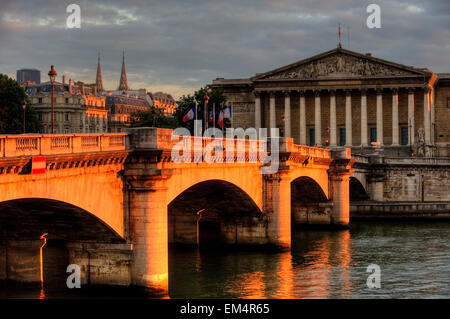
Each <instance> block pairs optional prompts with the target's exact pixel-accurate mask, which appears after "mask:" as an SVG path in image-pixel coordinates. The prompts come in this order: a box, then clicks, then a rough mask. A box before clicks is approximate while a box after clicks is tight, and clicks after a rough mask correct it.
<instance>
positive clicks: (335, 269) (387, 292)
mask: <svg viewBox="0 0 450 319" xmlns="http://www.w3.org/2000/svg"><path fill="white" fill-rule="evenodd" d="M373 264H375V265H378V266H379V267H380V284H381V287H380V288H369V287H368V286H367V279H368V277H369V276H370V275H371V274H372V272H367V267H368V266H369V265H373ZM0 288H1V289H0V298H39V296H41V297H42V296H43V295H45V297H46V298H97V297H98V298H135V297H137V298H141V297H146V296H144V295H141V294H139V293H136V292H131V291H130V289H129V288H102V289H85V288H81V289H72V290H69V289H67V288H66V289H62V290H61V289H56V290H55V289H52V287H47V288H46V290H47V291H44V294H43V293H42V291H40V289H39V288H38V287H36V288H30V287H27V288H26V289H25V288H24V287H23V286H19V287H16V286H11V285H4V284H3V286H2V287H0ZM75 290H76V291H75ZM169 297H170V298H364V299H365V298H450V223H449V222H446V221H440V222H423V221H420V222H419V221H399V222H352V223H351V228H350V229H349V230H342V231H325V230H296V231H295V234H294V235H293V238H292V251H289V252H273V251H265V250H261V249H260V250H257V251H251V250H197V249H186V248H183V249H180V248H171V249H170V251H169Z"/></svg>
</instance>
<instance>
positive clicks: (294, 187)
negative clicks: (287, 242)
mask: <svg viewBox="0 0 450 319" xmlns="http://www.w3.org/2000/svg"><path fill="white" fill-rule="evenodd" d="M332 207H333V204H332V202H331V201H330V200H328V197H327V196H326V194H325V192H324V191H323V189H322V187H321V186H320V185H319V184H318V183H317V182H316V181H315V180H314V179H312V178H310V177H306V176H302V177H299V178H296V179H295V180H293V181H292V182H291V229H292V230H294V229H295V228H296V227H304V226H308V227H309V226H311V225H330V224H331V222H332V216H331V214H332ZM291 234H294V232H293V231H292V233H291Z"/></svg>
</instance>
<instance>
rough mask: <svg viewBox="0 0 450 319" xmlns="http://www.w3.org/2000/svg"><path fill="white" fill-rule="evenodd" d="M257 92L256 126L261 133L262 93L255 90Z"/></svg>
mask: <svg viewBox="0 0 450 319" xmlns="http://www.w3.org/2000/svg"><path fill="white" fill-rule="evenodd" d="M253 93H254V94H255V128H256V132H257V133H258V134H259V129H260V128H261V95H260V93H259V92H256V91H255V92H253Z"/></svg>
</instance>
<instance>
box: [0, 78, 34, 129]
mask: <svg viewBox="0 0 450 319" xmlns="http://www.w3.org/2000/svg"><path fill="white" fill-rule="evenodd" d="M23 101H26V103H27V106H26V109H25V120H26V121H25V122H26V124H25V125H26V132H27V133H37V132H39V130H40V128H41V125H40V122H39V119H38V116H37V113H36V110H35V109H34V108H33V106H32V105H31V102H30V100H29V99H28V97H27V96H26V94H25V91H24V89H23V88H22V87H21V86H20V85H19V83H17V82H16V81H15V80H13V79H11V78H10V77H9V76H7V75H5V74H0V134H21V133H23V107H22V104H23Z"/></svg>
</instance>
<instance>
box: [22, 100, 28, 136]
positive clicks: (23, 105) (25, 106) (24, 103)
mask: <svg viewBox="0 0 450 319" xmlns="http://www.w3.org/2000/svg"><path fill="white" fill-rule="evenodd" d="M22 108H23V134H25V110H26V109H27V101H26V100H23V103H22Z"/></svg>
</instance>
